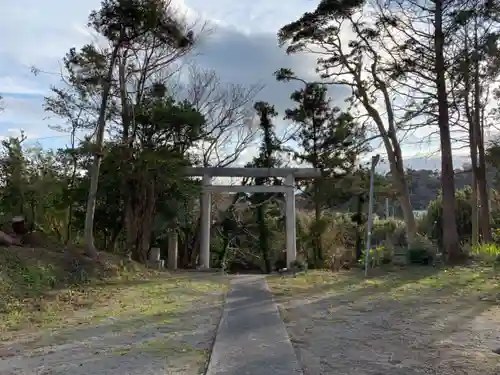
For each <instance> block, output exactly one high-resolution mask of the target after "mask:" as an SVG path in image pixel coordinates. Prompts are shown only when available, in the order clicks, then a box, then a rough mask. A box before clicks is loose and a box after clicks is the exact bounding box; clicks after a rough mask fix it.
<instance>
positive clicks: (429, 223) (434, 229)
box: [421, 187, 472, 247]
mask: <svg viewBox="0 0 500 375" xmlns="http://www.w3.org/2000/svg"><path fill="white" fill-rule="evenodd" d="M470 198H471V189H470V187H467V188H465V189H462V190H457V194H456V199H457V211H456V219H457V230H458V235H459V237H460V239H461V240H462V241H470V239H471V236H472V221H471V218H472V207H471V204H470ZM442 206H443V205H442V197H441V195H439V196H438V197H437V199H436V200H433V201H431V202H430V203H429V207H428V208H427V214H426V215H425V217H424V218H423V220H422V223H421V230H422V231H423V232H424V233H427V234H428V235H429V237H430V238H431V239H432V240H434V241H436V243H437V244H438V246H439V247H441V246H442V244H443V225H442V215H443V208H442Z"/></svg>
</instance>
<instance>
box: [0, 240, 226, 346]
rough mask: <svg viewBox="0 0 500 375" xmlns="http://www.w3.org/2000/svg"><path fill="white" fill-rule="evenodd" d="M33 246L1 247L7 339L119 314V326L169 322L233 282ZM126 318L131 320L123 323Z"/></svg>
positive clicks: (0, 332) (0, 334) (1, 304)
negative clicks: (87, 261)
mask: <svg viewBox="0 0 500 375" xmlns="http://www.w3.org/2000/svg"><path fill="white" fill-rule="evenodd" d="M30 251H32V249H22V248H9V249H3V248H0V294H1V295H2V298H1V299H0V338H1V339H3V340H6V339H9V338H12V337H13V336H15V335H16V331H20V330H24V331H27V330H28V331H29V330H32V331H35V330H36V331H38V330H40V329H43V330H47V329H49V330H59V329H63V328H66V327H68V326H72V327H75V326H81V325H90V324H99V323H101V322H103V321H113V320H115V321H116V322H117V323H116V324H115V325H114V327H113V329H114V330H117V331H120V330H122V329H132V328H134V325H136V326H139V325H143V324H153V323H155V324H168V323H171V322H173V321H175V320H177V319H179V316H181V315H182V313H183V312H186V311H188V310H190V309H191V308H192V306H193V304H194V303H196V302H204V301H206V302H207V303H210V302H213V303H217V301H216V299H217V297H216V296H214V295H213V293H214V292H215V293H217V292H224V291H225V290H227V287H228V284H227V280H226V279H224V278H223V277H222V276H220V277H219V276H217V277H215V276H209V275H207V277H190V276H189V275H187V274H184V275H181V274H168V273H166V272H155V271H151V270H147V269H145V268H143V267H141V266H138V265H130V264H129V265H127V264H125V263H123V261H122V260H117V259H111V258H110V259H107V260H106V261H105V262H101V263H100V264H99V265H96V266H94V267H90V266H89V265H85V267H83V266H81V267H79V268H78V267H73V266H74V265H72V264H71V262H70V264H68V261H67V259H66V258H67V254H62V253H56V252H50V251H46V250H40V251H39V252H37V253H34V252H30ZM96 268H98V269H96ZM110 269H111V271H110ZM82 274H85V277H81V276H82ZM124 320H126V321H127V323H120V321H124Z"/></svg>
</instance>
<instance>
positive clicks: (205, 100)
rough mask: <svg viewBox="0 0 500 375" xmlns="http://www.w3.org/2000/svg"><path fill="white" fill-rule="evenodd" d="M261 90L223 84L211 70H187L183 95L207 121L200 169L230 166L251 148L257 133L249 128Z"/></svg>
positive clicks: (253, 86)
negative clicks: (186, 81)
mask: <svg viewBox="0 0 500 375" xmlns="http://www.w3.org/2000/svg"><path fill="white" fill-rule="evenodd" d="M262 88H263V86H262V85H257V84H255V85H250V86H249V87H245V86H243V85H239V84H233V83H224V82H222V81H221V80H220V78H219V77H218V76H217V74H216V72H215V71H214V70H204V69H201V68H200V67H197V66H196V65H190V66H189V67H188V84H187V87H186V88H185V90H184V91H185V93H184V95H185V96H186V98H187V100H188V101H189V102H190V103H192V104H193V106H194V107H195V108H196V110H198V111H199V112H200V113H201V114H203V115H204V116H205V120H206V125H205V130H204V132H203V138H204V139H203V141H200V142H199V150H198V153H199V154H200V157H201V164H202V165H203V166H205V167H208V166H211V167H226V166H228V165H231V164H233V163H235V162H236V161H237V160H238V159H239V158H240V156H241V155H242V153H243V152H244V151H245V150H246V149H247V148H248V147H249V146H251V144H252V142H253V141H254V139H255V134H256V130H257V129H256V128H254V127H252V126H251V120H252V118H253V116H254V110H253V101H254V99H255V97H256V95H257V94H258V93H259V92H260V91H261V90H262Z"/></svg>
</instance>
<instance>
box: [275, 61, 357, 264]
mask: <svg viewBox="0 0 500 375" xmlns="http://www.w3.org/2000/svg"><path fill="white" fill-rule="evenodd" d="M277 76H278V78H279V79H280V78H281V79H287V80H290V79H291V77H293V73H291V72H289V71H288V72H287V71H286V70H285V69H282V70H281V71H280V72H278V73H277ZM304 84H305V85H304V87H303V88H302V89H299V90H297V91H295V92H293V93H292V95H291V99H292V101H293V102H294V103H295V104H296V106H295V107H294V108H292V109H287V110H286V116H285V118H286V119H289V120H292V121H294V122H295V123H297V124H299V125H300V127H299V129H298V132H297V133H296V134H295V135H294V140H295V141H296V142H297V143H298V145H299V147H300V150H298V151H296V153H295V157H296V159H298V160H299V161H301V162H305V163H307V164H309V165H312V166H313V167H314V168H317V169H320V170H321V171H322V175H323V176H322V178H321V179H317V180H316V181H314V182H313V184H312V186H313V187H312V189H310V190H312V192H313V200H314V205H315V210H314V211H315V224H314V228H313V229H314V230H313V232H314V236H315V241H314V242H315V244H314V247H315V253H314V262H315V264H316V265H317V266H321V265H322V263H323V251H322V242H321V234H322V232H323V228H322V225H321V211H322V208H323V206H324V204H325V199H324V198H325V197H324V195H325V194H331V193H332V188H331V186H332V185H335V180H337V179H338V178H339V177H342V176H345V175H346V174H348V173H350V172H351V171H352V170H353V168H354V167H355V163H356V161H357V159H358V157H359V156H360V154H361V153H362V152H363V150H365V149H366V147H365V145H366V144H365V143H363V140H364V139H363V138H364V137H363V131H362V129H361V127H360V126H358V124H357V123H356V121H355V120H354V118H353V117H352V116H351V115H350V114H349V113H346V112H341V110H340V109H339V108H338V107H332V106H331V104H330V100H329V98H328V97H327V91H328V88H327V86H326V85H321V84H318V83H308V82H304ZM325 188H326V189H325Z"/></svg>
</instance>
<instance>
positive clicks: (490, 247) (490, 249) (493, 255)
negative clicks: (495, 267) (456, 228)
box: [471, 243, 500, 262]
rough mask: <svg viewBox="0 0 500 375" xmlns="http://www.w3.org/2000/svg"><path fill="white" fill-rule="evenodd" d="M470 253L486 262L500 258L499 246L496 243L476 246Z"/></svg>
mask: <svg viewBox="0 0 500 375" xmlns="http://www.w3.org/2000/svg"><path fill="white" fill-rule="evenodd" d="M471 253H472V254H473V255H474V256H476V257H478V258H480V259H483V260H485V261H487V262H494V261H496V260H497V259H499V257H500V246H499V245H498V244H496V243H487V244H478V245H476V246H473V247H472V249H471Z"/></svg>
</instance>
